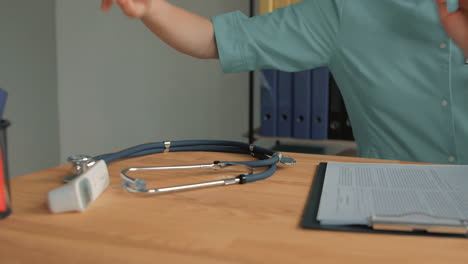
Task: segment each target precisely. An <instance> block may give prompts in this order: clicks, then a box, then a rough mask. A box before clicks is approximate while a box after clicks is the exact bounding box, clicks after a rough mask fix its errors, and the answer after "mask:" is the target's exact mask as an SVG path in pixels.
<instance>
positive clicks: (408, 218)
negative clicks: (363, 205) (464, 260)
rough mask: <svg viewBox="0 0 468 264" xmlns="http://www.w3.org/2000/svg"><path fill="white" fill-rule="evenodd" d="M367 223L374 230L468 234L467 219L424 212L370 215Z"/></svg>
mask: <svg viewBox="0 0 468 264" xmlns="http://www.w3.org/2000/svg"><path fill="white" fill-rule="evenodd" d="M369 225H370V226H372V228H373V229H375V230H389V231H403V232H421V231H422V232H428V233H444V234H461V235H468V220H465V219H456V218H444V217H437V216H432V215H428V214H424V213H410V214H402V215H396V216H372V217H371V219H370V222H369Z"/></svg>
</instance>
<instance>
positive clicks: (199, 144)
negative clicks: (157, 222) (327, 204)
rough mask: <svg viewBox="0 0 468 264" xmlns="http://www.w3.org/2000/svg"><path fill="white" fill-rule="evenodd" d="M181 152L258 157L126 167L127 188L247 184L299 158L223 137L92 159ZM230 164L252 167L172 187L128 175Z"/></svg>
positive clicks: (144, 190)
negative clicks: (254, 170)
mask: <svg viewBox="0 0 468 264" xmlns="http://www.w3.org/2000/svg"><path fill="white" fill-rule="evenodd" d="M181 151H209V152H228V153H241V154H249V155H252V156H253V157H255V158H257V159H258V160H254V161H214V162H213V163H210V164H197V165H184V166H166V167H140V168H126V169H124V170H122V171H121V173H120V176H121V178H122V179H123V185H122V186H123V188H124V189H126V190H127V191H130V192H133V193H165V192H173V191H181V190H189V189H197V188H203V187H210V186H227V185H232V184H244V183H250V182H255V181H259V180H263V179H266V178H268V177H270V176H271V175H273V174H274V173H275V172H276V170H277V164H278V162H280V163H283V164H287V165H292V164H295V163H296V161H295V160H294V159H292V158H289V157H286V156H283V155H282V154H281V153H279V152H274V151H272V150H269V149H266V148H263V147H259V146H255V145H250V144H247V143H242V142H236V141H222V140H181V141H163V142H156V143H147V144H142V145H138V146H134V147H131V148H127V149H124V150H121V151H119V152H114V153H109V154H103V155H99V156H96V157H94V158H92V160H94V161H98V160H104V161H105V162H106V163H107V164H108V163H110V162H113V161H115V160H118V159H123V158H133V157H140V156H145V155H150V154H156V153H165V152H181ZM230 166H243V167H246V168H247V169H248V172H247V173H245V174H241V175H238V176H235V177H232V178H228V179H222V180H216V181H208V182H200V183H194V184H186V185H179V186H170V187H164V188H153V189H148V188H147V184H146V182H145V181H144V180H142V179H137V178H132V177H130V176H129V175H128V174H129V173H130V172H135V171H152V170H174V169H175V170H177V169H199V168H213V169H223V168H226V167H230ZM261 167H265V168H266V170H264V171H262V172H259V173H253V168H261Z"/></svg>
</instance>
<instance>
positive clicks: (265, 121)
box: [252, 67, 357, 156]
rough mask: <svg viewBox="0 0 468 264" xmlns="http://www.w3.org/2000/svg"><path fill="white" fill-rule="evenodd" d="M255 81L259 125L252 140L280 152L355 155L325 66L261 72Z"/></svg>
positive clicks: (339, 99)
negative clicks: (258, 105)
mask: <svg viewBox="0 0 468 264" xmlns="http://www.w3.org/2000/svg"><path fill="white" fill-rule="evenodd" d="M259 81H260V84H259V86H260V120H259V122H258V123H259V125H260V128H257V129H256V130H255V131H254V133H253V140H252V141H255V142H256V144H257V143H258V142H259V140H261V141H263V142H264V143H269V144H270V146H268V147H272V148H278V150H282V151H292V152H304V153H315V154H328V155H339V154H340V153H341V154H343V152H344V153H346V156H356V152H357V150H356V149H357V148H356V144H355V142H354V137H353V133H352V127H351V124H350V121H349V118H348V114H347V111H346V107H345V104H344V101H343V98H342V96H341V93H340V90H339V88H338V86H337V84H336V82H335V81H334V79H333V76H332V75H331V74H330V73H329V71H328V69H327V68H325V67H321V68H316V69H312V70H308V71H303V72H296V73H287V72H281V71H276V70H275V71H271V70H267V71H261V72H260V78H259ZM271 144H273V146H271ZM279 148H281V149H279Z"/></svg>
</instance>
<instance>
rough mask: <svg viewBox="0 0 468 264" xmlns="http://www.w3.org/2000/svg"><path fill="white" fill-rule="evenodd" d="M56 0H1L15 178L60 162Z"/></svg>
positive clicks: (1, 60) (2, 65)
mask: <svg viewBox="0 0 468 264" xmlns="http://www.w3.org/2000/svg"><path fill="white" fill-rule="evenodd" d="M54 20H55V13H54V1H53V0H41V1H31V0H29V1H28V0H14V1H10V0H0V87H1V88H3V89H5V90H6V91H7V92H8V93H9V97H8V102H7V105H6V110H5V114H4V115H5V118H7V119H9V120H10V121H11V123H12V125H11V126H10V127H9V128H8V131H7V132H8V158H9V165H10V174H11V175H12V176H17V175H22V174H26V173H30V172H34V171H38V170H42V169H46V168H50V167H53V166H56V165H57V164H58V161H59V133H58V112H57V82H56V78H57V76H56V57H55V51H56V49H55V30H54Z"/></svg>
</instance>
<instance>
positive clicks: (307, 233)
mask: <svg viewBox="0 0 468 264" xmlns="http://www.w3.org/2000/svg"><path fill="white" fill-rule="evenodd" d="M291 156H293V157H294V158H296V159H297V161H298V163H297V165H295V166H294V167H288V168H285V167H282V168H281V169H280V170H279V171H278V172H277V173H276V174H275V175H274V176H272V177H271V178H270V179H268V180H264V181H261V182H257V183H250V184H245V185H234V186H230V187H217V188H209V189H202V190H194V191H187V192H182V193H174V194H165V195H160V196H157V197H154V196H153V197H147V196H140V195H135V194H129V193H126V192H124V191H122V190H121V189H120V178H119V176H118V175H119V172H120V170H122V169H123V168H125V167H131V166H135V165H138V166H151V165H153V166H156V164H161V165H168V164H172V165H180V164H187V163H192V164H193V163H195V162H201V163H208V162H211V161H213V160H217V159H219V160H233V159H234V160H236V159H248V158H249V157H246V156H245V155H236V154H226V153H168V154H159V155H153V156H147V157H141V158H136V159H133V160H126V161H120V162H116V163H113V164H111V166H110V174H111V186H110V188H109V189H107V190H106V191H105V193H104V194H103V195H102V196H101V197H100V198H99V199H98V200H97V201H96V202H95V203H94V204H92V206H91V207H90V208H89V209H88V210H87V211H86V212H85V213H69V214H61V215H52V214H49V212H48V209H47V204H46V197H47V196H46V195H47V192H48V191H50V190H51V189H53V188H56V187H58V186H60V185H61V179H62V178H63V176H64V175H66V174H69V172H70V171H69V169H70V167H69V166H61V167H58V168H54V169H49V170H46V171H41V172H38V173H34V174H31V175H26V176H23V177H19V178H16V179H14V180H13V182H12V192H13V202H14V208H13V209H14V213H13V215H11V216H10V217H9V218H8V219H6V220H3V221H0V263H28V264H29V263H113V264H114V263H125V264H128V263H373V264H374V263H425V264H428V263H465V264H466V263H468V239H459V238H455V239H454V238H435V237H416V236H401V235H376V234H362V233H340V232H329V231H313V230H303V229H301V228H299V227H298V223H299V221H300V219H301V215H302V211H303V207H304V205H305V201H306V198H307V196H308V193H309V188H310V185H311V182H312V179H313V175H314V171H315V169H316V165H317V164H318V163H319V162H321V161H351V162H373V161H375V160H366V159H359V158H349V157H332V156H319V155H306V154H292V155H291ZM187 173H190V174H192V175H193V174H198V175H195V176H196V180H200V178H203V179H205V178H209V177H213V175H211V173H207V172H206V171H195V170H192V171H189V172H185V174H187ZM202 174H203V175H202ZM206 175H209V176H206ZM155 177H156V178H160V179H166V181H167V179H171V180H176V181H178V180H179V179H180V180H183V181H185V182H186V181H187V180H188V181H194V179H195V178H194V177H192V176H187V175H185V176H184V175H183V174H178V176H176V174H175V173H172V174H171V175H166V177H164V176H161V175H159V176H155ZM163 181H164V180H160V182H161V183H163ZM171 183H174V181H171Z"/></svg>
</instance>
